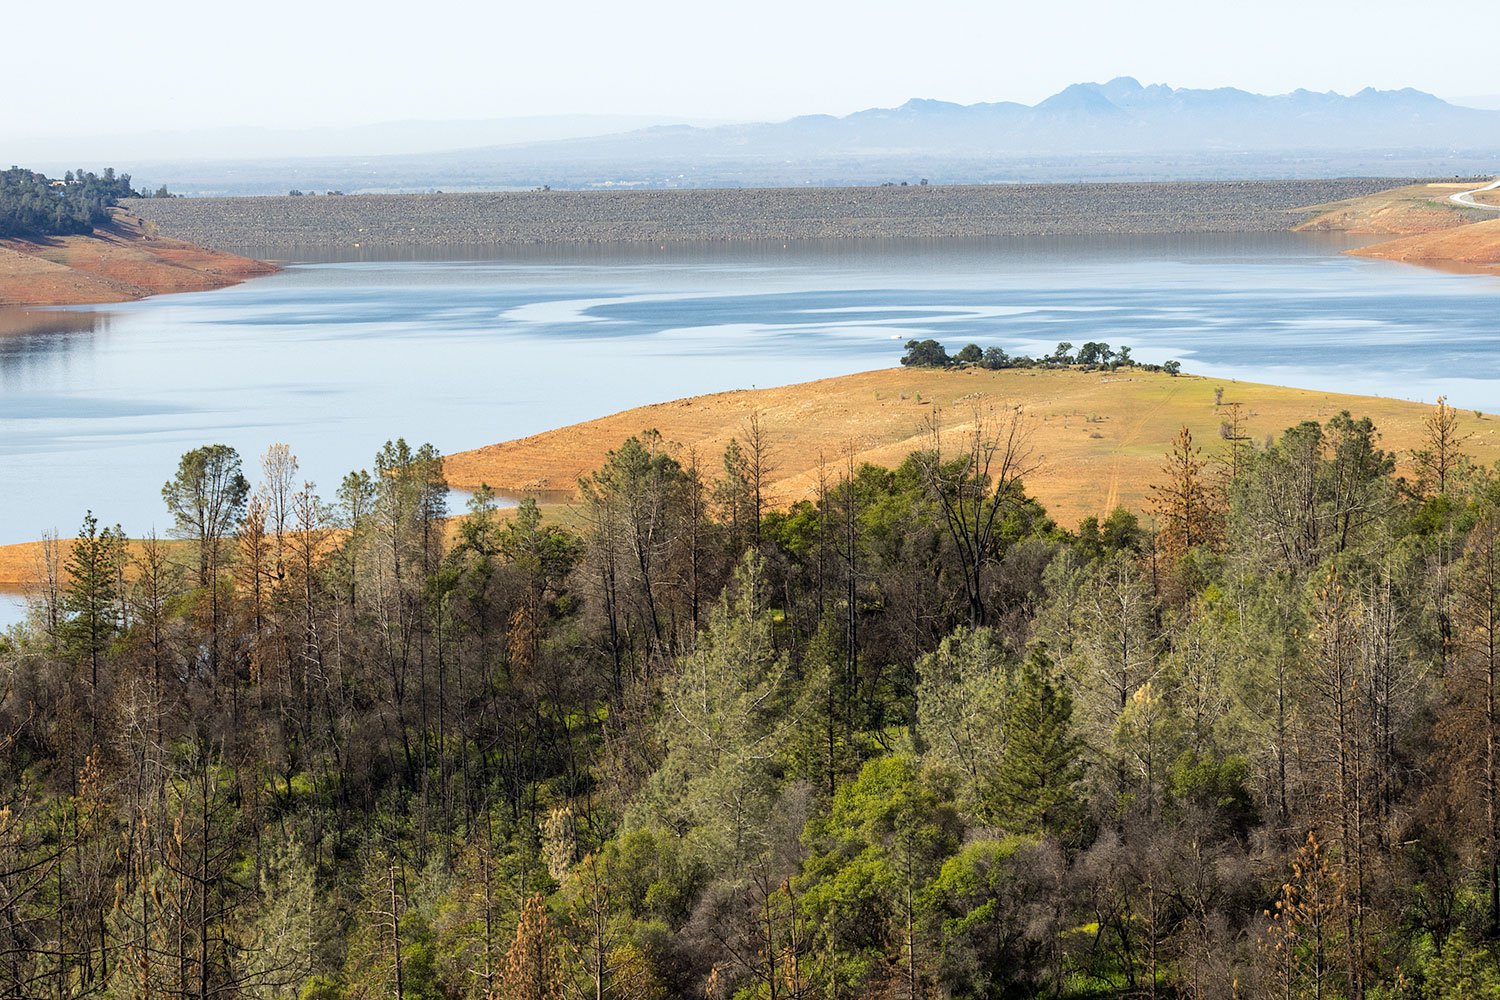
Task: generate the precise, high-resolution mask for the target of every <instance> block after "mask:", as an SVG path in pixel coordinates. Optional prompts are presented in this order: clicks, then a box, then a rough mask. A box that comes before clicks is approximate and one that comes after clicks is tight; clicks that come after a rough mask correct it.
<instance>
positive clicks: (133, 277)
mask: <svg viewBox="0 0 1500 1000" xmlns="http://www.w3.org/2000/svg"><path fill="white" fill-rule="evenodd" d="M276 270H277V268H276V266H275V265H274V264H267V263H265V262H263V261H259V260H252V259H250V258H248V257H241V256H238V255H236V254H232V253H226V252H224V251H222V250H212V249H206V248H204V247H202V246H199V245H196V244H194V243H192V242H189V241H185V240H181V239H176V238H172V237H166V236H162V235H160V234H159V233H158V232H157V227H156V226H155V224H154V223H148V222H145V221H143V220H141V219H139V218H137V217H134V216H131V215H129V214H127V213H125V212H121V211H119V210H116V211H115V220H114V223H113V224H112V225H110V226H107V227H101V228H100V229H97V230H95V231H94V232H93V233H92V234H90V235H83V236H57V237H48V238H43V239H3V240H0V307H23V308H24V307H29V306H71V305H95V304H102V303H110V302H129V301H133V300H135V299H142V298H146V297H147V296H150V295H161V294H166V293H170V292H203V291H210V290H212V289H216V288H225V287H227V286H229V285H235V284H238V283H240V282H242V281H245V280H247V279H249V278H254V277H259V276H261V275H265V274H271V273H272V272H274V271H276ZM0 332H3V330H0Z"/></svg>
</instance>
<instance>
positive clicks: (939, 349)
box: [901, 340, 1182, 375]
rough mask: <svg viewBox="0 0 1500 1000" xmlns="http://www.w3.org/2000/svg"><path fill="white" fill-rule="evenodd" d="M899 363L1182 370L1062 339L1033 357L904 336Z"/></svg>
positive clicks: (1175, 365)
mask: <svg viewBox="0 0 1500 1000" xmlns="http://www.w3.org/2000/svg"><path fill="white" fill-rule="evenodd" d="M901 363H902V364H903V365H906V366H907V367H908V368H970V367H973V368H986V369H989V370H991V371H998V370H999V369H1001V368H1082V369H1084V370H1085V371H1100V370H1108V371H1113V370H1115V369H1116V368H1139V369H1140V370H1142V371H1148V372H1166V373H1167V374H1168V375H1176V374H1178V373H1180V372H1181V371H1182V363H1181V362H1178V361H1164V362H1162V363H1161V364H1159V365H1148V364H1142V363H1141V362H1139V361H1136V360H1135V359H1134V358H1132V357H1131V356H1130V348H1128V347H1121V348H1120V349H1119V350H1118V351H1117V350H1115V349H1113V348H1112V347H1110V346H1109V345H1108V344H1105V343H1099V342H1097V341H1093V340H1090V341H1088V342H1087V343H1085V344H1084V345H1083V346H1082V347H1080V348H1078V350H1077V353H1076V354H1075V353H1074V349H1073V345H1072V344H1070V343H1068V342H1067V341H1066V340H1065V341H1063V342H1062V343H1060V344H1058V345H1057V348H1056V350H1054V351H1053V352H1052V353H1051V354H1048V355H1046V356H1045V357H1040V358H1033V357H1031V356H1030V355H1026V354H1020V355H1016V356H1014V357H1013V356H1011V355H1010V354H1007V353H1006V352H1005V349H1004V348H1000V347H989V348H981V347H980V346H979V345H978V344H969V345H967V346H965V347H964V348H963V349H962V350H960V351H959V352H958V353H957V354H951V355H950V354H949V353H948V351H947V349H946V348H945V347H943V345H942V344H940V343H938V342H937V341H936V340H908V341H907V342H906V354H905V356H904V357H902V359H901Z"/></svg>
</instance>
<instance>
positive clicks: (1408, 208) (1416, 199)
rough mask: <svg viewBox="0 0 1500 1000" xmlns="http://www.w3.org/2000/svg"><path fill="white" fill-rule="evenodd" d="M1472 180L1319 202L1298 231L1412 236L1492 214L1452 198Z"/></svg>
mask: <svg viewBox="0 0 1500 1000" xmlns="http://www.w3.org/2000/svg"><path fill="white" fill-rule="evenodd" d="M1477 186H1478V185H1476V184H1474V183H1472V182H1467V181H1466V182H1463V183H1457V182H1443V183H1436V184H1411V185H1407V186H1406V187H1398V188H1392V189H1391V190H1389V191H1381V192H1380V193H1378V194H1372V195H1367V196H1365V197H1363V198H1350V199H1348V200H1347V201H1337V202H1332V203H1330V204H1328V205H1319V206H1316V207H1317V208H1321V209H1323V212H1322V214H1320V215H1317V216H1315V217H1313V218H1311V219H1308V220H1307V221H1306V222H1304V223H1302V224H1300V225H1298V226H1296V227H1295V230H1294V231H1295V232H1299V233H1302V232H1320V231H1329V232H1341V233H1355V234H1362V235H1368V236H1409V235H1412V234H1414V233H1431V232H1437V231H1438V230H1442V229H1450V228H1452V227H1454V226H1462V225H1464V224H1465V223H1469V222H1474V221H1477V220H1480V219H1485V218H1489V217H1490V213H1488V212H1485V211H1484V210H1482V209H1472V208H1468V209H1466V208H1463V207H1461V206H1459V205H1455V204H1454V203H1453V202H1451V201H1449V200H1448V199H1449V197H1450V196H1451V195H1453V194H1454V193H1455V192H1457V191H1467V190H1470V189H1472V188H1474V187H1477Z"/></svg>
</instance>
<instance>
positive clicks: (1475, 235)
mask: <svg viewBox="0 0 1500 1000" xmlns="http://www.w3.org/2000/svg"><path fill="white" fill-rule="evenodd" d="M1349 253H1352V254H1356V255H1358V256H1361V257H1378V258H1380V259H1381V260H1399V261H1405V262H1407V263H1412V264H1426V265H1430V266H1436V267H1443V268H1448V269H1451V270H1464V271H1467V270H1477V271H1490V272H1500V219H1494V218H1492V219H1490V220H1489V221H1487V222H1476V223H1474V224H1473V225H1468V226H1460V227H1457V228H1447V229H1441V230H1438V231H1436V232H1427V233H1417V234H1415V235H1411V236H1403V237H1401V238H1399V239H1394V240H1388V241H1386V242H1384V243H1376V244H1374V245H1373V246H1367V247H1360V248H1359V249H1357V250H1350V251H1349Z"/></svg>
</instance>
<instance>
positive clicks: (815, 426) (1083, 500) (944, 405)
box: [0, 368, 1500, 589]
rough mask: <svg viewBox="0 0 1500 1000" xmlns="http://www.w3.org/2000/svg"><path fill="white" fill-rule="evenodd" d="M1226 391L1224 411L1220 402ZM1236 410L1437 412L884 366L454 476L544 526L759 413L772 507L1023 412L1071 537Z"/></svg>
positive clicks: (30, 562)
mask: <svg viewBox="0 0 1500 1000" xmlns="http://www.w3.org/2000/svg"><path fill="white" fill-rule="evenodd" d="M1218 389H1223V405H1215V401H1214V395H1215V391H1216V390H1218ZM1232 403H1239V404H1240V406H1241V412H1242V414H1243V418H1244V422H1243V433H1244V434H1245V436H1247V437H1249V438H1250V439H1251V440H1253V441H1256V442H1260V441H1262V440H1264V439H1265V438H1266V437H1267V436H1268V435H1275V434H1279V433H1280V432H1281V431H1282V430H1284V429H1286V428H1287V427H1290V426H1292V425H1293V424H1296V423H1298V422H1299V421H1302V420H1319V421H1323V420H1327V419H1328V418H1329V417H1332V416H1334V415H1336V414H1337V413H1339V412H1340V411H1341V410H1349V411H1350V412H1351V413H1353V414H1354V415H1355V416H1356V417H1359V416H1369V417H1370V418H1371V419H1372V420H1374V421H1375V423H1376V425H1377V427H1379V429H1380V431H1381V435H1382V442H1381V443H1382V445H1383V446H1384V447H1385V448H1387V449H1389V450H1393V451H1395V452H1396V453H1397V455H1398V458H1399V460H1400V462H1401V464H1402V465H1403V466H1404V465H1405V463H1406V460H1407V459H1408V458H1409V456H1410V453H1411V451H1412V449H1414V448H1416V447H1418V446H1419V445H1420V442H1421V438H1422V422H1423V420H1424V418H1425V417H1426V416H1427V415H1428V414H1429V413H1430V412H1431V408H1430V407H1429V406H1427V405H1424V404H1421V403H1410V402H1404V401H1401V400H1394V399H1385V398H1382V397H1375V396H1348V395H1340V394H1338V393H1329V392H1314V391H1309V390H1305V389H1288V388H1284V387H1280V386H1270V385H1259V384H1256V383H1251V382H1237V381H1233V380H1222V379H1208V378H1202V377H1198V376H1192V375H1183V376H1180V377H1176V378H1173V377H1171V376H1168V375H1162V374H1152V373H1147V372H1121V373H1116V374H1101V373H1088V372H1081V371H1026V370H1014V371H1001V372H988V371H980V370H977V369H972V370H964V371H936V370H930V369H907V368H889V369H883V370H880V371H873V372H864V373H861V374H858V375H847V376H843V377H840V378H832V379H823V380H820V381H817V382H805V383H801V384H798V385H791V386H784V387H781V388H775V389H756V390H744V391H739V392H726V393H718V394H715V395H710V396H696V397H691V398H688V399H679V400H673V401H671V402H667V403H657V404H654V405H651V406H643V407H640V408H638V409H634V410H626V411H624V412H622V413H616V414H613V415H611V416H606V417H601V418H599V419H597V420H591V421H588V422H586V423H582V424H575V425H573V426H571V427H563V428H560V429H558V430H554V431H548V432H546V433H543V434H537V435H533V436H532V437H527V438H521V439H519V440H516V441H507V442H503V443H500V444H494V445H489V446H487V447H484V448H479V449H477V450H474V451H468V452H460V453H458V454H455V455H451V456H449V457H448V459H447V461H446V472H447V475H448V478H449V480H450V481H451V482H452V484H453V485H454V486H457V487H460V488H473V487H475V486H478V485H479V484H480V483H485V484H487V485H489V486H491V487H493V488H495V489H497V490H501V491H505V492H511V493H527V492H541V491H547V497H546V499H547V503H546V506H547V508H548V510H549V516H552V517H559V518H563V519H569V518H570V510H569V504H570V497H571V495H572V494H573V492H574V489H575V487H576V485H577V482H578V479H579V478H580V477H582V476H584V475H587V474H588V473H589V472H591V471H593V470H594V469H596V468H598V467H599V466H600V465H601V464H602V463H603V462H604V459H605V456H606V453H607V452H608V451H609V450H610V449H612V448H615V447H617V446H618V445H619V444H620V443H621V442H622V441H624V440H625V439H626V438H627V437H629V436H630V435H632V434H639V433H640V432H642V431H644V430H648V429H654V430H657V431H660V432H661V434H662V436H663V438H664V439H665V440H666V441H667V442H668V443H669V445H670V446H671V447H672V448H673V450H674V451H675V453H676V454H677V456H678V457H679V459H681V460H682V461H684V462H688V461H691V460H692V458H693V456H694V455H696V458H697V461H698V463H699V465H700V467H701V468H702V469H703V470H704V473H705V475H706V476H707V477H709V478H710V479H711V478H713V477H714V476H716V475H717V474H718V472H719V470H720V457H721V455H722V452H723V449H724V446H725V445H726V444H728V442H729V439H730V438H731V437H741V438H742V437H743V436H744V432H745V428H746V425H747V424H748V422H749V420H750V417H751V415H752V414H758V415H759V419H760V422H761V425H762V427H763V428H764V430H765V432H766V435H767V437H768V439H769V444H770V457H771V465H772V469H771V480H772V486H771V489H770V500H771V502H772V503H774V504H777V505H785V504H790V503H792V502H795V501H796V500H798V499H801V498H804V497H808V496H811V495H813V494H814V493H815V491H816V489H817V482H818V476H819V470H820V469H826V470H827V471H828V473H829V474H830V475H832V476H837V474H838V471H839V469H841V468H842V467H843V466H844V465H845V463H846V462H847V461H848V460H849V458H850V457H851V456H852V458H853V459H854V461H855V462H874V463H877V464H880V465H887V466H892V465H897V464H899V463H900V462H901V461H902V460H903V459H904V458H905V457H906V456H907V455H908V454H910V453H911V452H912V451H914V450H917V449H919V448H922V447H925V446H926V444H927V442H928V441H929V440H930V438H929V430H928V428H929V426H930V424H931V423H932V422H934V421H935V422H936V423H937V425H938V426H939V428H941V430H942V432H943V433H944V434H947V435H949V436H950V441H952V443H954V444H956V443H957V436H959V435H961V434H962V433H963V432H964V430H965V429H966V428H968V427H972V423H973V420H974V417H975V413H976V412H984V411H986V410H1003V409H1004V408H1006V407H1013V406H1019V407H1022V408H1023V411H1024V413H1025V415H1026V418H1027V420H1028V421H1029V422H1030V423H1031V425H1032V428H1033V441H1034V445H1035V449H1036V452H1037V455H1038V456H1039V458H1040V463H1041V464H1040V468H1039V470H1038V471H1037V473H1036V474H1034V475H1033V476H1032V477H1031V478H1030V480H1029V481H1028V482H1027V487H1028V489H1029V491H1030V492H1031V493H1033V494H1034V495H1035V496H1037V497H1038V498H1040V499H1041V501H1042V502H1043V503H1044V504H1045V505H1046V506H1047V509H1048V510H1049V511H1050V512H1051V513H1052V515H1053V517H1055V518H1056V519H1057V520H1058V521H1059V522H1060V523H1061V524H1063V525H1066V526H1069V527H1072V526H1075V525H1077V523H1078V522H1079V521H1080V520H1082V519H1083V518H1084V517H1087V516H1089V515H1103V514H1107V513H1108V512H1109V511H1110V510H1112V509H1113V508H1114V507H1115V506H1117V505H1122V506H1125V507H1128V508H1130V509H1132V510H1135V511H1137V512H1140V513H1148V509H1149V498H1150V495H1151V486H1152V484H1153V483H1154V482H1157V481H1158V480H1159V478H1160V473H1161V466H1162V464H1163V458H1164V454H1165V452H1166V450H1167V448H1168V446H1169V445H1170V444H1171V442H1172V440H1173V438H1174V437H1176V435H1177V432H1178V430H1179V428H1181V427H1183V426H1186V427H1188V428H1190V429H1191V430H1192V432H1193V436H1194V439H1195V440H1196V441H1197V442H1198V443H1199V445H1200V446H1201V447H1202V449H1203V452H1204V454H1205V455H1213V454H1215V453H1216V452H1219V451H1220V450H1221V449H1223V448H1224V447H1225V444H1224V442H1223V441H1222V440H1221V438H1220V436H1219V428H1220V425H1221V423H1222V421H1223V420H1224V419H1225V418H1226V416H1227V415H1228V406H1229V404H1232ZM1460 417H1461V421H1462V425H1463V432H1464V433H1467V434H1470V435H1472V437H1471V438H1470V440H1469V442H1468V445H1467V448H1468V451H1469V452H1470V454H1471V455H1472V456H1473V457H1474V459H1475V460H1476V461H1478V462H1481V463H1483V464H1486V465H1488V464H1492V463H1494V462H1496V461H1497V460H1500V418H1497V417H1494V416H1491V415H1489V414H1485V415H1483V416H1479V415H1476V414H1475V413H1474V412H1473V411H1462V412H1461V414H1460ZM68 541H69V540H68V539H64V540H63V544H64V546H66V545H67V544H68ZM39 565H40V546H39V544H38V543H34V542H33V543H26V544H21V545H8V546H0V588H12V589H14V588H16V587H21V586H25V585H28V584H30V583H32V582H33V581H35V579H36V575H37V567H38V566H39Z"/></svg>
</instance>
